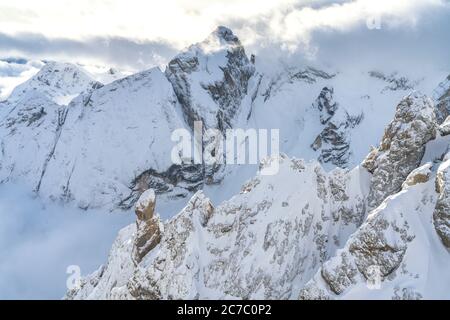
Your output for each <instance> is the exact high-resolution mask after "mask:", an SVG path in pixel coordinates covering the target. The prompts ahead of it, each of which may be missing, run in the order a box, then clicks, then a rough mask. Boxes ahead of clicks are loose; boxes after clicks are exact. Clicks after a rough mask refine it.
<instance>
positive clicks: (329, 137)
mask: <svg viewBox="0 0 450 320" xmlns="http://www.w3.org/2000/svg"><path fill="white" fill-rule="evenodd" d="M258 59H259V57H256V56H254V55H247V53H246V51H245V48H244V47H243V45H242V43H241V42H240V40H239V39H238V38H237V36H236V35H234V34H233V32H232V31H231V30H230V29H228V28H226V27H218V28H217V29H216V30H215V31H214V32H212V33H211V34H210V35H209V37H207V38H206V39H205V40H204V41H202V42H200V43H197V44H194V45H192V46H190V47H189V48H187V49H186V50H184V51H182V52H181V53H180V54H178V55H177V56H175V57H174V58H173V59H172V60H171V61H170V62H169V63H168V65H167V67H166V68H165V70H160V69H159V68H153V69H150V70H145V71H141V72H139V73H136V74H132V75H128V76H124V75H123V74H122V73H120V72H118V71H115V70H113V69H109V70H106V72H104V71H99V70H97V69H96V71H95V72H87V71H85V70H84V69H83V68H82V67H80V66H78V65H74V64H69V63H60V62H47V63H46V64H45V65H44V66H43V67H42V69H41V70H40V71H39V72H38V73H37V74H36V75H35V76H33V77H31V78H30V79H29V80H28V81H26V82H24V83H23V84H21V85H19V86H18V87H16V88H15V89H14V90H13V92H12V94H11V95H10V97H9V98H8V100H7V101H4V102H0V137H1V141H0V183H2V184H6V183H13V182H20V183H22V184H24V185H26V186H28V187H29V188H30V190H33V191H34V192H35V193H36V194H38V195H39V196H40V197H41V198H43V199H44V200H48V201H56V202H63V203H73V204H75V205H76V206H78V207H80V208H82V209H90V208H101V209H103V210H104V211H105V212H108V211H111V210H121V209H129V208H133V207H135V209H136V214H137V221H136V224H133V225H130V226H128V227H126V228H124V229H123V230H122V231H121V232H120V234H119V236H118V238H117V240H116V241H115V243H114V244H113V247H112V249H111V253H110V256H109V259H108V262H107V264H106V265H105V266H102V267H101V268H100V269H99V270H98V271H97V272H95V273H93V274H91V275H89V276H87V277H86V278H84V279H83V281H82V286H81V287H80V288H78V289H75V290H72V291H69V292H68V293H67V297H66V298H69V299H86V298H89V299H104V298H106V299H118V298H127V299H186V298H242V299H256V298H263V299H297V298H301V299H325V298H326V299H334V298H337V299H339V298H356V297H357V298H364V297H367V298H407V299H409V298H450V296H449V294H448V288H450V278H449V277H448V276H447V275H446V272H445V270H446V268H447V267H448V265H449V263H450V255H449V251H448V250H449V246H450V215H449V212H450V203H449V201H448V199H449V192H450V178H449V173H448V167H449V161H450V153H449V145H450V118H449V115H450V98H449V97H450V84H449V78H447V79H446V80H445V81H443V82H442V83H440V84H439V85H438V86H437V87H436V89H435V90H434V92H430V90H427V88H430V87H431V86H430V84H429V83H427V80H426V79H416V78H414V77H413V76H408V75H404V74H401V73H398V72H395V71H392V70H357V71H355V70H349V69H344V70H341V69H339V68H338V67H336V68H331V67H328V68H324V67H318V66H312V65H309V66H308V65H296V66H286V65H285V64H282V65H280V67H278V68H275V71H271V72H264V71H263V69H262V68H261V67H260V64H259V61H258ZM419 89H424V91H425V92H426V94H427V95H424V94H421V93H419V91H418V90H419ZM428 96H430V97H431V98H429V97H428ZM195 121H202V123H203V127H202V133H205V132H206V130H207V129H217V130H218V131H219V132H220V133H221V134H223V135H225V134H226V133H227V129H232V128H241V129H244V130H246V129H269V130H270V129H279V134H280V150H281V152H282V154H281V155H280V156H274V157H272V158H269V159H261V158H259V159H258V160H259V161H262V160H264V161H262V164H261V165H260V166H258V165H230V164H220V165H218V164H215V165H212V166H209V165H206V164H189V163H187V164H178V163H174V162H173V161H172V153H173V150H174V147H175V145H176V143H175V142H172V141H171V136H172V133H173V132H174V131H175V130H177V129H183V130H185V131H186V132H189V133H193V131H194V122H195ZM211 139H213V137H211V136H205V140H204V141H203V144H204V145H207V144H208V142H210V141H211ZM380 141H381V142H380ZM375 145H378V147H373V146H375ZM208 152H211V150H208ZM211 156H213V155H212V154H208V153H205V154H203V157H204V159H203V160H205V159H206V158H209V157H211ZM300 159H301V160H300ZM273 162H279V164H280V170H279V172H278V173H277V174H275V175H272V176H266V175H263V174H261V170H262V169H263V168H264V166H266V165H269V164H270V163H273ZM157 212H158V213H159V214H160V215H159V214H158V213H157ZM167 218H168V219H167ZM437 275H439V276H437ZM374 281H375V282H376V283H375V284H376V285H377V286H379V287H380V288H381V289H379V290H370V289H371V285H368V284H372V282H374Z"/></svg>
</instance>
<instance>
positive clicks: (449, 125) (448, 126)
mask: <svg viewBox="0 0 450 320" xmlns="http://www.w3.org/2000/svg"><path fill="white" fill-rule="evenodd" d="M439 133H440V134H441V135H442V136H447V135H449V134H450V116H448V117H447V119H446V120H445V121H444V122H443V123H442V124H441V125H440V126H439Z"/></svg>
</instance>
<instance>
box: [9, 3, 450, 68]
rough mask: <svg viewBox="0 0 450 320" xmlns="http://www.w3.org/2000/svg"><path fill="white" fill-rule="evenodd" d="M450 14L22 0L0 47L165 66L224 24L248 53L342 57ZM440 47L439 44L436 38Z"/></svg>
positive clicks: (416, 6)
mask: <svg viewBox="0 0 450 320" xmlns="http://www.w3.org/2000/svg"><path fill="white" fill-rule="evenodd" d="M435 16H445V19H440V20H439V21H440V23H442V25H439V24H437V23H434V22H435V18H434V17H435ZM449 17H450V5H449V3H448V2H447V1H445V0H354V1H350V0H340V1H329V0H316V1H313V0H280V1H262V0H248V1H239V0H227V1H225V0H196V1H189V2H186V1H181V0H167V1H164V2H158V3H156V2H154V1H147V0H145V1H144V0H142V1H141V0H127V1H124V0H116V1H113V0H80V1H76V2H74V1H67V0H61V1H57V2H55V1H50V0H43V1H39V2H36V1H32V0H18V1H16V2H14V3H12V2H8V4H1V3H0V30H2V32H3V33H0V55H2V56H26V57H30V58H32V59H55V60H64V61H70V62H78V63H82V64H103V65H111V66H114V67H117V68H122V69H128V70H129V71H137V70H142V69H147V68H149V67H152V66H155V65H159V66H162V65H165V64H166V63H167V61H169V60H170V59H171V58H172V57H173V56H174V55H175V54H176V53H177V52H178V51H179V50H181V49H182V48H184V47H186V46H188V45H190V44H192V43H195V42H198V41H202V40H203V39H204V38H206V36H207V35H208V34H209V33H210V32H211V31H212V30H213V29H215V28H216V27H217V26H218V25H226V26H229V27H230V28H231V29H232V30H233V31H234V32H235V33H236V34H237V35H238V36H239V37H240V39H241V41H242V42H243V43H244V45H245V46H246V48H247V51H250V52H252V53H256V54H257V55H258V56H260V58H261V59H265V60H267V61H273V60H274V59H279V57H283V59H285V60H289V59H292V60H294V59H295V61H301V60H303V59H306V60H308V59H309V60H314V59H316V60H318V59H319V58H324V57H325V58H327V59H328V60H333V59H332V58H333V57H332V56H333V54H332V52H333V51H336V52H338V55H339V56H343V55H344V54H343V53H345V52H346V51H349V50H350V49H354V48H356V47H357V46H356V44H357V43H359V42H360V41H362V42H361V46H364V48H370V49H367V50H366V53H367V54H369V55H372V52H377V51H380V50H389V49H390V47H389V46H390V45H395V43H396V41H397V40H400V42H402V41H403V42H404V43H405V41H404V40H405V39H411V37H409V36H408V34H412V35H416V34H417V35H420V40H422V39H425V40H426V37H428V35H427V34H425V33H424V32H423V30H422V29H423V28H424V25H425V26H426V25H427V24H430V23H434V24H433V27H434V28H435V29H434V31H435V32H436V33H438V34H441V35H442V36H443V37H444V38H445V34H444V31H445V30H448V29H445V27H447V26H448V23H446V20H450V19H449ZM429 20H431V21H429ZM368 21H369V22H370V21H377V22H379V23H380V27H381V29H380V30H370V29H369V28H368V27H367V22H368ZM425 29H426V30H427V32H432V31H430V29H429V28H428V29H427V28H425ZM439 30H443V31H439ZM431 38H433V39H436V37H434V36H432V35H431ZM341 40H342V41H341ZM411 41H412V42H413V43H414V45H411V44H409V43H406V44H407V46H408V48H409V49H410V48H413V49H414V50H413V51H412V52H413V53H414V51H416V50H417V49H418V50H419V51H420V50H422V48H421V44H420V43H419V42H418V41H415V40H414V39H411ZM371 42H372V43H371ZM426 42H427V43H429V41H426ZM440 42H441V44H440V45H441V47H446V46H447V45H446V44H444V43H443V42H445V41H443V40H442V41H440ZM331 44H333V47H332V46H331ZM375 45H376V46H377V47H375ZM382 46H385V47H382ZM433 48H436V49H437V50H439V49H440V48H439V41H438V42H436V43H434V44H433ZM339 52H340V53H339ZM405 52H407V51H406V50H405ZM433 54H435V52H430V55H433ZM344 58H345V57H344ZM430 60H432V59H430ZM271 63H272V62H270V63H266V65H270V64H271Z"/></svg>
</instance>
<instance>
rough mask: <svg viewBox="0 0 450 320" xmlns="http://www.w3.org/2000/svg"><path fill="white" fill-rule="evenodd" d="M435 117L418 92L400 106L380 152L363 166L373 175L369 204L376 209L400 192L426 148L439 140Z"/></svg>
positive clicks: (370, 156)
mask: <svg viewBox="0 0 450 320" xmlns="http://www.w3.org/2000/svg"><path fill="white" fill-rule="evenodd" d="M436 129H437V126H436V117H435V114H434V107H433V103H432V101H431V100H430V99H429V98H427V97H426V96H424V95H421V94H419V93H417V92H415V93H412V94H410V95H409V96H407V97H405V98H404V99H403V100H402V101H401V102H400V104H399V105H398V106H397V110H396V114H395V118H394V120H393V121H392V122H391V123H390V124H389V125H388V127H387V128H386V130H385V133H384V136H383V138H382V141H381V144H380V146H379V147H378V148H377V149H373V150H372V151H371V153H370V154H369V156H368V157H367V158H366V160H365V161H364V163H363V166H364V167H365V168H366V169H367V170H368V171H369V172H371V173H372V174H373V177H372V183H371V189H370V194H369V198H368V204H369V207H370V208H376V207H377V206H378V205H379V204H380V203H381V202H382V201H383V200H384V199H386V197H388V196H389V195H392V194H394V193H396V192H398V191H399V190H400V189H401V186H402V183H403V181H405V179H406V177H407V176H408V175H409V174H410V173H411V171H412V170H414V169H415V168H417V167H418V165H419V164H420V162H421V160H422V157H423V155H424V153H425V145H426V143H427V142H428V141H430V140H431V139H434V138H435V136H436Z"/></svg>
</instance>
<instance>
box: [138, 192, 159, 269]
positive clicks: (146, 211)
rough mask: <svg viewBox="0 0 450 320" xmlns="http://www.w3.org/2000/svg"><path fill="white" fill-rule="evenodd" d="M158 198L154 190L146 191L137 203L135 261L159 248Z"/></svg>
mask: <svg viewBox="0 0 450 320" xmlns="http://www.w3.org/2000/svg"><path fill="white" fill-rule="evenodd" d="M155 205H156V196H155V192H154V191H153V190H152V189H149V190H147V191H145V192H144V193H143V194H142V195H141V197H140V198H139V200H138V201H137V203H136V208H135V211H136V216H137V221H136V238H135V240H134V259H135V260H136V262H138V263H139V262H140V261H141V260H142V258H143V257H144V256H145V255H146V254H147V253H148V252H150V251H151V250H152V249H153V248H154V247H155V246H157V245H158V244H159V242H160V240H161V231H160V229H159V224H160V221H159V217H157V216H155V212H154V211H155Z"/></svg>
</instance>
